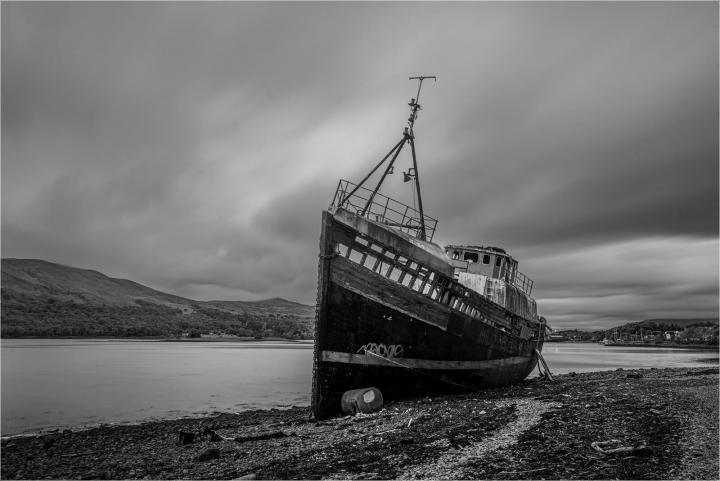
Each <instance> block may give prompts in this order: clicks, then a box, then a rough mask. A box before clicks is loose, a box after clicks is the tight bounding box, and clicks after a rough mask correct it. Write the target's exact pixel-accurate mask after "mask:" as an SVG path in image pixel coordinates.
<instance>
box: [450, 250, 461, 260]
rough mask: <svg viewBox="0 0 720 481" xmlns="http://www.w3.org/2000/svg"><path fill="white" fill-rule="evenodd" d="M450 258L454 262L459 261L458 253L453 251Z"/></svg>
mask: <svg viewBox="0 0 720 481" xmlns="http://www.w3.org/2000/svg"><path fill="white" fill-rule="evenodd" d="M452 258H453V259H455V260H457V259H460V251H453V253H452Z"/></svg>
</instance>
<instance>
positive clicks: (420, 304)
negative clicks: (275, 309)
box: [312, 212, 542, 419]
mask: <svg viewBox="0 0 720 481" xmlns="http://www.w3.org/2000/svg"><path fill="white" fill-rule="evenodd" d="M355 234H356V232H355V231H354V229H352V228H351V227H349V226H348V225H346V224H343V223H341V222H338V221H337V219H335V218H334V217H333V215H332V214H330V213H328V212H324V213H323V230H322V235H321V252H320V255H321V260H320V265H319V278H318V281H319V283H318V305H317V308H318V311H317V320H316V333H315V353H314V366H313V368H314V372H313V392H312V411H313V414H314V415H315V417H316V418H317V419H323V418H326V417H328V416H331V415H333V414H336V413H338V412H339V411H340V399H341V397H342V394H343V392H344V391H347V390H350V389H357V388H362V387H370V386H374V387H377V388H378V389H380V390H381V391H382V392H383V396H384V397H385V398H386V399H392V398H396V397H405V396H413V395H428V394H436V393H447V392H459V391H463V390H469V389H477V388H482V387H488V386H496V385H505V384H511V383H514V382H518V381H520V380H522V379H524V378H525V377H527V375H528V374H529V373H530V372H531V371H532V370H533V369H534V367H535V365H536V362H537V357H536V354H535V351H534V350H535V349H541V348H542V341H541V340H540V341H538V340H534V339H522V338H520V337H518V336H516V335H512V334H511V333H509V332H504V331H503V330H502V329H498V328H497V327H493V325H492V324H491V321H492V320H494V319H495V320H497V322H498V323H499V322H501V321H503V320H504V317H505V315H506V314H505V313H504V312H503V309H502V308H500V307H499V306H497V305H491V303H488V304H483V305H482V306H480V305H478V306H477V307H478V308H482V309H483V319H485V320H487V322H481V321H479V320H478V319H477V318H474V317H470V316H469V315H467V314H465V313H463V312H459V311H457V310H454V309H452V308H451V307H449V306H448V305H444V304H443V303H442V302H439V301H436V300H433V299H429V298H428V296H427V295H423V293H422V289H420V290H419V291H418V290H412V289H410V288H408V287H406V286H403V285H401V284H399V283H398V282H394V281H392V280H390V279H388V278H387V277H384V276H382V275H380V274H378V273H376V272H373V271H372V270H370V269H365V268H363V267H361V266H358V265H357V264H353V263H351V262H350V261H349V260H348V259H347V258H344V257H342V256H338V255H337V254H336V245H337V243H338V242H341V243H346V244H347V243H349V242H351V241H350V239H352V238H354V236H355ZM398 246H399V247H398ZM394 247H395V248H396V249H397V248H400V249H401V250H402V252H400V254H402V255H403V256H405V257H407V258H408V259H413V258H414V257H413V251H415V250H417V247H415V246H413V245H412V244H410V243H407V245H404V246H403V245H401V243H396V244H395V245H394ZM476 317H477V316H476Z"/></svg>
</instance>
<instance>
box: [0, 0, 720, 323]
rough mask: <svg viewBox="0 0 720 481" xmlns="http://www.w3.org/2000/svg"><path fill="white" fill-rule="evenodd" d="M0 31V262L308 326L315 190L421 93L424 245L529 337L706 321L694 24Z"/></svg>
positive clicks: (710, 95) (673, 8)
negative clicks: (292, 303) (502, 279)
mask: <svg viewBox="0 0 720 481" xmlns="http://www.w3.org/2000/svg"><path fill="white" fill-rule="evenodd" d="M1 8H2V256H3V257H19V258H42V259H46V260H49V261H53V262H59V263H62V264H67V265H72V266H78V267H83V268H91V269H96V270H99V271H102V272H104V273H106V274H108V275H111V276H114V277H124V278H129V279H133V280H136V281H138V282H141V283H143V284H146V285H149V286H152V287H154V288H157V289H160V290H163V291H167V292H171V293H174V294H178V295H181V296H186V297H190V298H194V299H226V300H246V299H250V300H253V299H260V298H266V297H271V296H281V297H285V298H288V299H292V300H297V301H300V302H306V303H313V302H314V297H315V285H316V262H317V249H318V239H319V234H320V232H319V229H320V212H321V211H322V209H323V208H325V207H327V205H328V204H329V202H330V200H331V198H332V195H333V192H334V189H335V186H336V182H337V180H338V179H339V178H347V179H350V180H354V181H358V180H359V179H361V178H362V176H363V175H364V174H365V173H366V171H368V170H369V169H370V168H371V167H372V166H373V165H374V164H375V163H376V162H377V161H378V160H379V159H380V158H381V157H382V156H383V155H384V154H385V153H386V152H387V151H388V150H389V149H390V148H391V147H392V146H393V145H394V144H395V143H396V142H397V141H398V140H400V135H401V133H402V129H403V127H404V125H405V119H406V118H407V114H408V108H407V102H408V101H409V99H410V97H412V96H414V95H415V91H416V88H417V86H416V84H415V83H413V82H410V81H409V80H408V77H409V76H412V75H437V76H438V81H437V83H433V82H431V81H426V83H425V84H424V86H423V93H422V97H421V103H422V105H423V111H422V112H421V115H420V118H419V120H418V122H417V124H416V129H415V132H416V135H417V141H416V145H417V149H418V157H419V162H420V178H421V181H422V189H423V204H424V207H425V210H426V211H427V213H428V214H430V215H432V216H433V217H436V218H438V219H439V224H438V231H437V234H436V236H435V241H436V242H438V243H439V244H441V245H445V244H448V243H468V244H486V245H487V244H490V245H499V246H503V247H505V248H506V249H507V250H508V251H509V252H510V253H511V254H512V255H513V256H515V257H516V258H517V259H518V260H519V261H520V267H521V270H523V271H524V272H525V273H527V274H528V275H529V276H530V277H532V278H533V279H534V280H535V285H536V287H535V291H534V294H535V296H536V298H537V300H538V305H539V309H540V310H541V312H542V314H544V315H545V316H546V317H547V318H548V320H549V322H550V324H551V325H552V326H553V327H555V328H572V327H580V328H601V327H611V326H614V325H617V324H619V323H623V322H627V321H633V320H640V319H645V318H650V317H661V316H666V317H712V316H716V315H717V310H718V264H719V261H718V4H717V2H697V3H692V2H678V3H672V2H658V3H654V2H639V3H617V2H608V3H605V2H600V3H588V2H577V3H573V2H558V3H544V2H532V3H496V2H493V3H471V2H461V3H432V2H420V3H410V2H403V3H389V4H388V3H349V2H338V3H329V2H323V3H280V2H273V3H245V2H240V3H230V2H219V3H187V2H182V3H169V2H160V3H135V2H131V3H104V2H98V3H88V2H80V3H39V2H29V3H24V2H21V3H13V2H3V3H2V7H1ZM401 162H402V164H401V166H400V167H401V168H405V169H406V168H407V167H408V166H409V165H408V163H409V159H408V158H407V157H406V156H404V159H403V160H402V161H401ZM398 171H399V169H398ZM408 185H409V184H404V185H403V183H402V182H401V176H399V175H395V176H393V177H392V181H391V182H390V184H389V185H388V189H389V190H392V189H393V188H397V189H398V191H397V192H396V193H394V195H395V194H397V196H398V197H400V198H407V199H409V192H407V187H408ZM403 196H405V197H403Z"/></svg>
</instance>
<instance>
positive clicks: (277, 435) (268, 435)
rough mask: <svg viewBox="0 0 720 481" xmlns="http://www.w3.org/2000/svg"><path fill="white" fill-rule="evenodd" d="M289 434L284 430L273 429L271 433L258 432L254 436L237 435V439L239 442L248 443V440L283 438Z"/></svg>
mask: <svg viewBox="0 0 720 481" xmlns="http://www.w3.org/2000/svg"><path fill="white" fill-rule="evenodd" d="M285 436H287V434H285V433H284V432H282V431H271V432H269V433H262V434H256V435H254V436H237V437H236V438H235V441H236V442H238V443H246V442H248V441H262V440H263V439H273V438H282V437H285Z"/></svg>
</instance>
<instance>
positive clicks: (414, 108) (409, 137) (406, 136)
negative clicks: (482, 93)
mask: <svg viewBox="0 0 720 481" xmlns="http://www.w3.org/2000/svg"><path fill="white" fill-rule="evenodd" d="M427 78H431V79H433V80H435V81H436V82H437V77H436V76H434V75H420V76H417V77H409V79H410V80H418V90H417V95H415V98H414V99H410V103H409V104H408V105H409V106H410V117H408V126H407V127H405V130H404V132H403V138H402V139H400V141H399V142H398V143H397V144H395V147H393V148H392V149H391V150H390V152H388V153H387V155H385V157H383V158H382V160H381V161H380V162H379V163H378V164H377V165H376V166H375V167H374V168H373V169H372V170H371V171H370V173H369V174H367V175H366V176H365V178H364V179H363V180H361V181H360V183H359V184H358V185H356V186H355V188H354V189H352V190H351V191H350V192H349V193H348V194H346V195H345V196H344V197H342V198H341V199H340V203H339V205H343V204H344V203H345V202H346V201H347V199H349V198H350V197H351V196H352V195H353V194H355V192H356V191H357V190H358V189H359V188H360V187H362V185H363V184H364V183H365V182H366V181H367V180H368V179H369V178H370V176H371V175H372V174H374V173H375V171H376V170H377V169H379V168H380V166H381V165H382V164H384V163H385V161H386V160H387V159H388V158H390V156H392V158H390V163H389V164H388V166H387V167H386V168H385V171H384V172H383V174H382V176H381V177H380V180H379V181H378V183H377V185H376V186H375V189H374V190H373V191H372V194H370V196H369V198H368V199H367V202H366V203H365V207H364V208H363V209H362V211H361V212H360V215H361V216H365V214H366V213H367V212H368V209H370V206H371V205H372V204H373V199H374V198H375V194H377V191H378V190H379V189H380V186H381V185H382V184H383V182H384V181H385V177H387V175H388V174H390V173H392V171H393V164H394V163H395V159H397V157H398V155H399V154H400V151H401V150H402V148H403V146H405V144H406V143H409V144H410V149H411V151H412V160H413V167H412V169H409V170H408V172H407V173H405V172H403V174H404V177H405V182H409V181H410V180H411V179H413V178H414V179H415V189H416V192H415V193H416V195H417V200H418V211H419V215H420V219H418V220H419V221H420V229H419V232H418V237H419V238H420V239H422V240H426V239H427V233H426V230H425V214H424V213H423V207H422V198H421V196H420V177H419V175H418V167H417V157H416V155H415V133H414V132H413V127H414V126H415V120H417V116H418V110H422V108H421V107H420V104H419V103H418V102H419V100H420V89H421V88H422V83H423V80H425V79H427ZM405 227H408V226H405ZM415 228H416V227H415Z"/></svg>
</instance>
